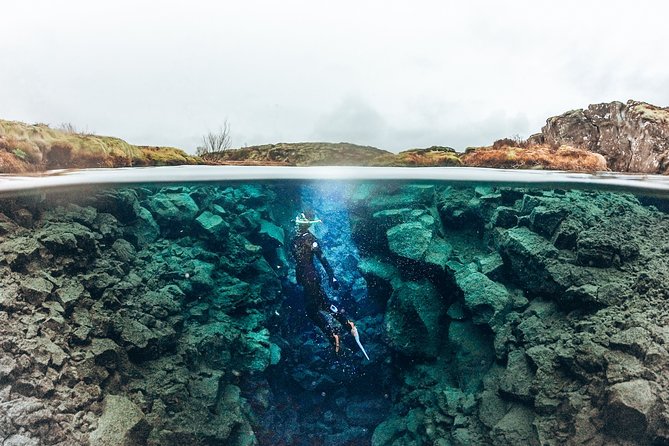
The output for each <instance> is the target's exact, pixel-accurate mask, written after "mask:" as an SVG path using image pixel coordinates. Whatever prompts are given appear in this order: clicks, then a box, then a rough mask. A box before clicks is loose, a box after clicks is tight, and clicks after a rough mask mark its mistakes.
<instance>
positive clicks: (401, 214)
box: [353, 185, 669, 446]
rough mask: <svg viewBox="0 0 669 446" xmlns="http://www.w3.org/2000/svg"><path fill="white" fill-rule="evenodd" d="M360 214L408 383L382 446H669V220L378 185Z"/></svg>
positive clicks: (563, 199)
mask: <svg viewBox="0 0 669 446" xmlns="http://www.w3.org/2000/svg"><path fill="white" fill-rule="evenodd" d="M354 203H355V205H356V206H355V207H354V213H355V215H356V218H354V219H353V224H354V226H353V227H354V232H353V234H354V236H357V239H358V240H359V242H360V244H361V250H362V253H363V255H364V257H363V259H362V262H361V269H362V270H363V272H364V274H365V277H366V279H367V282H368V285H369V286H370V295H375V294H377V291H375V290H384V291H382V292H384V293H385V294H386V295H388V296H389V300H388V306H387V309H386V311H385V316H384V320H385V325H384V328H385V333H386V337H387V339H388V343H389V344H390V346H391V348H392V349H393V350H394V351H396V352H397V354H398V355H399V356H398V357H397V358H396V360H395V361H394V362H393V365H394V366H395V367H401V370H402V372H401V380H402V384H401V387H400V388H399V389H398V390H397V392H396V399H395V400H394V405H393V410H392V411H393V414H392V415H391V416H390V417H389V418H388V419H387V420H386V421H384V422H383V423H382V424H381V425H379V426H378V427H377V428H376V429H375V432H374V436H373V441H372V444H373V445H375V446H381V445H395V446H398V445H403V444H425V445H427V444H455V445H468V444H492V445H517V444H528V445H539V444H542V445H562V444H598V445H611V444H621V445H622V444H628V442H629V441H632V442H633V443H634V444H660V443H663V442H666V441H667V436H668V435H669V432H668V431H667V422H668V421H669V420H668V419H667V417H666V415H665V414H666V401H667V396H668V394H667V390H668V387H667V383H666V380H665V377H664V375H665V373H664V370H665V368H666V367H667V365H669V354H668V353H667V349H666V348H667V345H666V342H667V339H666V331H667V330H666V322H667V319H668V318H669V312H667V311H666V308H665V307H666V306H665V305H664V301H665V299H666V298H667V296H669V288H667V285H666V282H665V280H664V271H666V268H667V266H669V265H667V260H666V255H665V251H666V250H667V246H665V245H666V243H665V240H666V239H667V236H668V235H669V219H668V218H667V216H666V215H664V214H662V213H660V212H657V211H656V210H654V209H652V208H647V207H644V206H642V205H641V204H640V203H639V202H638V201H637V199H636V198H635V197H633V196H630V195H616V194H610V193H597V192H584V191H531V190H522V189H520V190H519V189H515V190H514V189H495V188H489V187H477V188H475V189H474V188H455V187H446V188H440V187H433V186H430V185H417V186H410V187H407V188H402V189H397V190H395V191H393V190H389V188H387V187H384V188H383V190H382V191H381V190H380V189H379V188H376V187H374V186H373V185H372V186H370V187H369V188H367V189H362V190H360V191H359V193H358V195H357V196H356V197H354ZM370 221H371V222H372V223H370ZM389 270H392V271H394V272H395V273H394V274H392V275H389V274H388V273H387V271H389Z"/></svg>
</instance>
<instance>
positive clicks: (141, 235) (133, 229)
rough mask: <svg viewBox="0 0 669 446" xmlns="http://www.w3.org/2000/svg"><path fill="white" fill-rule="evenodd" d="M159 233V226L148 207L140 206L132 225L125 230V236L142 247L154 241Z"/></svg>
mask: <svg viewBox="0 0 669 446" xmlns="http://www.w3.org/2000/svg"><path fill="white" fill-rule="evenodd" d="M159 235H160V227H159V226H158V223H156V221H155V220H154V218H153V215H152V214H151V212H149V210H148V209H145V208H143V207H140V209H139V211H138V214H137V220H136V222H135V224H134V225H133V226H130V227H128V228H127V230H126V231H125V238H126V239H128V240H129V241H131V242H132V243H133V244H134V245H135V246H136V247H138V248H139V247H142V246H145V245H148V244H149V243H153V242H154V241H156V239H157V238H158V236H159Z"/></svg>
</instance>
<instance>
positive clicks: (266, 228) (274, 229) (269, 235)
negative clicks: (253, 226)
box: [259, 220, 285, 247]
mask: <svg viewBox="0 0 669 446" xmlns="http://www.w3.org/2000/svg"><path fill="white" fill-rule="evenodd" d="M259 234H260V236H261V237H262V238H263V239H264V240H265V241H266V242H267V243H271V244H273V245H275V246H276V247H279V246H283V245H284V244H285V234H284V231H283V228H281V227H279V226H277V225H275V224H274V223H272V222H270V221H267V220H261V221H260V230H259Z"/></svg>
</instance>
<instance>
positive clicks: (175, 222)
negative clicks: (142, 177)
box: [148, 192, 200, 232]
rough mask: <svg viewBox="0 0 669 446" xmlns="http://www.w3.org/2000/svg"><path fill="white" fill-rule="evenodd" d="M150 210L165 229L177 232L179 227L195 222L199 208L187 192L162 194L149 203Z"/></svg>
mask: <svg viewBox="0 0 669 446" xmlns="http://www.w3.org/2000/svg"><path fill="white" fill-rule="evenodd" d="M148 205H149V208H150V210H151V212H152V213H153V215H154V216H155V218H156V220H157V221H158V223H159V224H160V225H161V226H162V227H163V228H171V231H170V232H175V231H176V230H177V229H178V227H180V226H184V225H188V224H190V222H192V221H193V220H195V217H196V216H197V214H198V212H199V210H200V209H199V207H198V205H197V204H196V203H195V201H194V200H193V199H192V198H191V196H190V195H189V194H187V193H185V192H170V193H160V194H157V195H154V196H152V197H151V199H150V200H149V201H148Z"/></svg>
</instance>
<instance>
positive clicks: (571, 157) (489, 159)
mask: <svg viewBox="0 0 669 446" xmlns="http://www.w3.org/2000/svg"><path fill="white" fill-rule="evenodd" d="M462 162H463V164H464V165H466V166H476V167H495V168H505V169H527V168H536V167H538V168H542V169H552V170H568V171H577V172H595V171H603V170H607V167H606V160H605V159H604V157H603V156H602V155H599V154H597V153H593V152H590V151H587V150H584V149H578V148H574V147H569V146H562V147H559V148H558V149H553V148H551V147H550V146H548V145H539V146H530V147H528V148H514V147H503V148H498V149H496V148H494V147H486V148H480V149H477V150H473V151H470V152H468V153H466V154H465V155H463V156H462Z"/></svg>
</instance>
